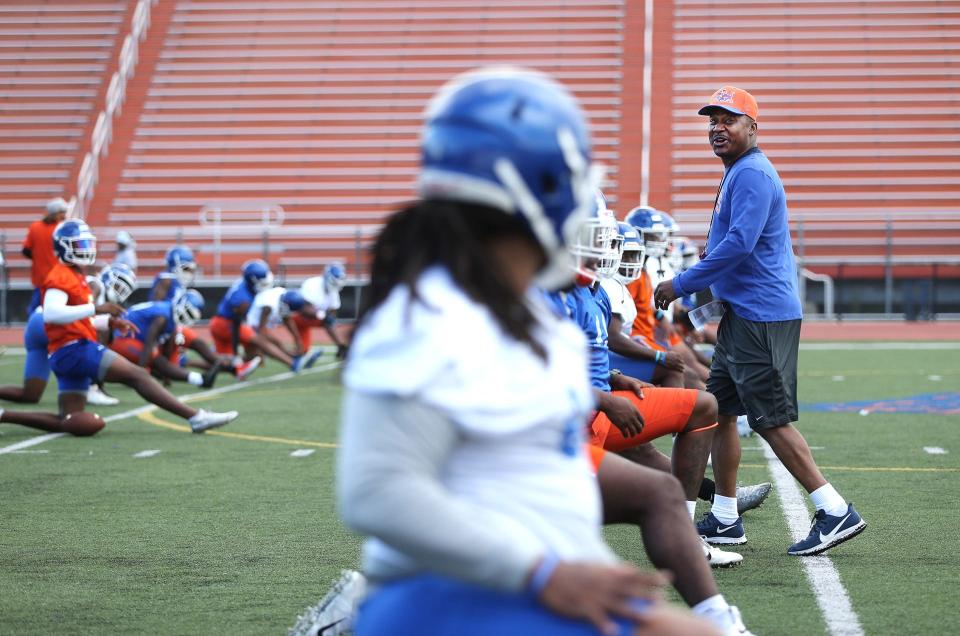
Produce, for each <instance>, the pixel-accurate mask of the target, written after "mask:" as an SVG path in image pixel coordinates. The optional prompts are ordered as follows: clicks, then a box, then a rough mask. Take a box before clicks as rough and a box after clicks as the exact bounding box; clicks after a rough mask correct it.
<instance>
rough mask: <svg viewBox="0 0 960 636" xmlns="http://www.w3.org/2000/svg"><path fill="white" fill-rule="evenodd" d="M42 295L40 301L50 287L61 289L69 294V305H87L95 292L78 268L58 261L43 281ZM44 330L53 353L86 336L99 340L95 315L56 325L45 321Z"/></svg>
mask: <svg viewBox="0 0 960 636" xmlns="http://www.w3.org/2000/svg"><path fill="white" fill-rule="evenodd" d="M41 289H42V296H41V300H40V302H41V303H42V302H43V299H44V298H46V295H47V290H48V289H59V290H60V291H62V292H64V293H66V295H67V305H70V306H74V305H86V304H89V303H92V302H93V294H92V293H91V292H90V288H89V287H88V286H87V279H86V277H84V275H83V274H81V273H80V272H78V271H77V270H75V269H73V268H71V267H68V266H66V265H64V264H63V263H60V262H58V263H57V264H56V265H54V266H53V269H51V270H50V273H49V274H47V278H46V280H44V281H43V287H42V288H41ZM43 328H44V330H45V331H46V332H47V340H49V341H50V344H48V345H47V352H48V353H53V352H54V351H56V350H57V349H59V348H60V347H62V346H63V345H65V344H67V343H68V342H72V341H74V340H80V339H81V338H86V339H87V340H92V341H93V342H96V341H97V330H96V329H94V328H93V316H90V317H88V318H83V319H81V320H74V321H73V322H69V323H67V324H65V325H55V324H53V323H51V322H47V323H44V325H43Z"/></svg>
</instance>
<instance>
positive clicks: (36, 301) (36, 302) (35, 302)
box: [27, 287, 40, 316]
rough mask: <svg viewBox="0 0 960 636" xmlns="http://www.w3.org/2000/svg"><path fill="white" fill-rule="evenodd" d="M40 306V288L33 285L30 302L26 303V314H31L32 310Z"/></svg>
mask: <svg viewBox="0 0 960 636" xmlns="http://www.w3.org/2000/svg"><path fill="white" fill-rule="evenodd" d="M39 306H40V288H39V287H35V288H34V290H33V293H32V294H30V304H29V305H27V315H28V316H32V315H33V310H34V309H36V308H37V307H39Z"/></svg>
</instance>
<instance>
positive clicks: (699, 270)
mask: <svg viewBox="0 0 960 636" xmlns="http://www.w3.org/2000/svg"><path fill="white" fill-rule="evenodd" d="M758 111H759V109H758V107H757V101H756V100H755V99H754V98H753V96H752V95H751V94H750V93H748V92H746V91H744V90H742V89H739V88H736V87H733V86H724V87H722V88H721V89H720V90H718V91H717V92H716V93H714V94H713V97H712V98H711V99H710V102H709V103H708V104H707V105H706V106H704V107H703V108H701V109H700V111H699V114H700V115H705V116H707V117H709V118H710V123H709V125H708V126H707V138H708V140H709V141H710V145H711V147H712V148H713V153H714V154H715V155H717V156H718V157H720V159H721V160H722V161H723V165H724V175H723V179H722V180H721V181H720V186H719V187H718V189H717V196H716V200H715V202H714V207H713V216H712V218H711V221H710V228H709V230H708V233H707V247H706V250H705V254H704V255H703V258H702V260H701V261H700V263H698V264H697V265H696V266H694V267H692V268H690V269H689V270H687V271H686V272H684V273H682V274H680V275H678V276H677V277H676V278H673V279H672V280H667V281H664V282H662V283H660V284H659V285H658V286H657V289H656V292H655V296H654V298H655V301H656V304H657V307H660V308H664V309H665V308H666V306H667V305H669V304H670V303H671V302H672V301H673V300H674V299H676V298H678V297H682V296H685V295H687V294H690V293H694V292H697V291H700V290H702V289H704V288H706V287H707V286H710V287H711V290H712V292H713V295H714V298H716V299H718V300H720V301H722V303H723V309H724V310H725V313H724V314H723V318H722V319H721V321H720V327H719V331H718V334H717V347H716V351H715V353H714V356H713V362H712V364H711V368H710V379H709V380H708V381H707V390H708V391H710V392H711V393H713V394H714V395H715V396H716V398H717V403H718V405H719V412H720V416H719V418H718V419H719V422H720V426H719V427H718V431H717V433H716V435H715V437H714V446H713V470H714V474H715V476H716V482H717V495H716V497H715V499H714V504H713V509H712V510H711V512H710V513H708V515H707V516H706V517H705V518H704V519H703V521H701V522H699V523H698V524H697V526H698V529H699V531H700V534H701V535H703V536H704V537H705V538H706V540H707V541H709V542H711V543H719V544H740V543H746V540H747V539H746V534H745V533H744V531H743V521H742V519H741V518H740V517H738V516H737V509H736V505H737V500H736V480H737V469H738V467H739V463H740V440H739V438H738V437H737V427H736V419H737V416H738V415H743V414H746V415H747V418H748V420H749V422H750V426H751V428H753V429H754V430H755V431H756V432H757V433H759V434H760V436H762V437H763V439H764V440H766V441H767V443H769V444H770V446H771V448H772V449H773V451H774V453H776V455H777V457H778V458H779V459H780V460H781V461H782V462H783V464H784V466H786V468H787V469H788V470H789V471H790V473H791V474H792V475H793V476H794V478H796V479H797V480H798V481H799V482H800V483H801V484H802V485H803V487H804V488H806V490H807V492H808V493H810V497H811V499H812V500H813V504H814V506H815V507H816V509H817V512H816V516H815V517H814V522H813V524H812V527H811V529H810V534H809V536H808V537H807V538H806V539H804V540H802V541H799V542H797V543H795V544H794V545H792V546H790V548H789V549H788V550H787V552H789V553H790V554H793V555H798V556H805V555H812V554H819V553H820V552H823V551H824V550H826V549H828V548H830V547H832V546H834V545H837V544H839V543H842V542H843V541H846V540H847V539H850V538H852V537H854V536H855V535H857V534H859V533H860V532H862V531H863V529H864V528H865V527H866V523H865V522H864V521H863V519H861V518H860V515H859V514H857V512H856V510H854V509H853V505H852V504H848V503H847V502H846V501H845V500H844V499H843V497H841V496H840V494H839V493H837V491H836V490H835V489H834V488H833V486H831V485H830V484H829V483H828V482H827V480H826V479H824V477H823V474H822V473H821V472H820V469H819V468H818V467H817V465H816V463H815V462H814V460H813V455H812V454H811V453H810V447H809V446H808V445H807V442H806V440H805V439H804V438H803V436H802V435H801V434H800V432H799V431H798V430H797V429H796V428H795V427H794V426H793V424H792V423H793V422H795V421H796V420H797V350H798V349H799V345H800V322H801V319H802V317H803V311H802V309H801V306H800V297H799V294H798V292H797V271H796V263H795V262H794V258H793V247H792V244H791V241H790V229H789V227H788V218H787V198H786V193H785V192H784V189H783V183H782V182H781V181H780V176H779V175H778V174H777V171H776V170H775V169H774V167H773V164H771V163H770V160H769V159H767V157H766V155H764V154H763V152H761V150H760V148H758V147H757V115H758Z"/></svg>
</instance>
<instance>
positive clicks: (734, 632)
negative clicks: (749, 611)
mask: <svg viewBox="0 0 960 636" xmlns="http://www.w3.org/2000/svg"><path fill="white" fill-rule="evenodd" d="M700 616H701V617H702V618H705V619H707V620H708V621H710V622H711V623H713V624H714V625H715V626H716V627H719V628H720V632H721V633H722V634H723V636H753V632H751V631H750V630H748V629H747V626H746V625H744V624H743V619H742V618H741V617H740V610H739V609H737V607H736V606H735V605H728V606H727V609H725V610H723V611H721V612H704V613H702V614H700Z"/></svg>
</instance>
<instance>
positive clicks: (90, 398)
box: [87, 384, 120, 406]
mask: <svg viewBox="0 0 960 636" xmlns="http://www.w3.org/2000/svg"><path fill="white" fill-rule="evenodd" d="M87 404H93V405H94V406H116V405H117V404H120V400H118V399H117V398H115V397H113V396H112V395H107V394H106V393H104V392H103V391H101V390H100V387H98V386H97V385H96V384H91V385H90V388H89V389H87Z"/></svg>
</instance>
